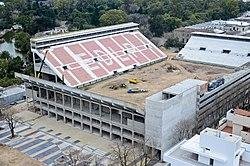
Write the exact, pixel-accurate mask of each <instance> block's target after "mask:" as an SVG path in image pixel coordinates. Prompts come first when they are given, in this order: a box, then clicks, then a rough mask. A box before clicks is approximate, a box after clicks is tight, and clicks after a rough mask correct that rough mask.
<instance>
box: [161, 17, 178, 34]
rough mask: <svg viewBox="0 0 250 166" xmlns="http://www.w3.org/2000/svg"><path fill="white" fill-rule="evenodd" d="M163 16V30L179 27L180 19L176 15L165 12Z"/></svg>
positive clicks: (168, 30) (167, 30)
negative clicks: (172, 15)
mask: <svg viewBox="0 0 250 166" xmlns="http://www.w3.org/2000/svg"><path fill="white" fill-rule="evenodd" d="M163 17H164V21H165V25H164V26H165V27H164V31H165V32H170V31H173V30H174V29H176V28H179V27H180V26H181V23H182V21H181V19H179V18H176V17H171V16H170V15H169V14H165V15H164V16H163Z"/></svg>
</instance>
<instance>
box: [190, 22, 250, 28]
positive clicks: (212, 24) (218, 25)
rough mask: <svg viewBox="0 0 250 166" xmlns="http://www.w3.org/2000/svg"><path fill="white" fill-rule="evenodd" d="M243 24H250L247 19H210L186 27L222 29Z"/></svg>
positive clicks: (243, 25)
mask: <svg viewBox="0 0 250 166" xmlns="http://www.w3.org/2000/svg"><path fill="white" fill-rule="evenodd" d="M233 25H236V26H242V27H247V26H250V24H249V23H248V22H245V21H237V20H229V21H224V20H214V21H209V22H204V23H200V24H195V25H191V26H187V27H185V28H189V29H221V30H223V29H224V28H225V27H227V26H233Z"/></svg>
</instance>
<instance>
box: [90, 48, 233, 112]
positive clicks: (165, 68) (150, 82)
mask: <svg viewBox="0 0 250 166" xmlns="http://www.w3.org/2000/svg"><path fill="white" fill-rule="evenodd" d="M164 51H165V52H166V54H167V55H168V59H167V60H164V61H162V62H160V63H156V64H153V65H150V66H147V67H143V68H141V69H135V70H133V71H131V72H128V73H126V74H122V75H118V76H115V77H113V78H111V79H107V80H105V81H102V82H99V83H96V84H94V85H92V86H89V87H87V88H88V91H91V92H94V93H98V94H102V95H104V96H108V97H113V98H116V99H119V100H122V101H126V102H129V103H131V104H134V105H137V106H138V107H140V108H142V109H143V108H144V105H145V98H146V97H148V96H151V95H152V94H154V93H157V92H159V91H162V90H164V89H166V88H168V87H170V86H173V85H175V84H176V83H179V82H181V81H183V80H185V79H188V78H193V79H200V80H204V81H211V80H213V79H216V78H219V77H221V76H222V75H225V74H228V73H231V72H232V70H231V69H227V68H222V67H215V66H209V65H203V64H196V63H190V62H183V61H178V60H173V57H175V55H176V53H172V52H170V51H168V50H164ZM131 78H137V79H139V81H140V82H139V83H138V84H131V83H129V82H128V80H129V79H131ZM124 84H125V85H126V87H124V86H122V85H124ZM114 86H118V88H117V89H115V90H114V89H112V87H114ZM129 88H139V89H143V90H147V91H148V92H144V93H137V94H129V93H127V90H128V89H129Z"/></svg>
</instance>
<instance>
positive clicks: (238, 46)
mask: <svg viewBox="0 0 250 166" xmlns="http://www.w3.org/2000/svg"><path fill="white" fill-rule="evenodd" d="M249 43H250V37H245V36H233V35H224V34H212V33H202V32H197V33H193V34H192V36H191V38H190V40H189V41H188V43H187V44H186V45H185V47H184V48H183V49H182V50H181V51H180V52H179V55H178V57H179V58H181V59H184V60H188V61H197V62H202V63H208V64H216V65H220V66H227V67H241V66H243V65H245V64H247V63H248V62H250V47H249Z"/></svg>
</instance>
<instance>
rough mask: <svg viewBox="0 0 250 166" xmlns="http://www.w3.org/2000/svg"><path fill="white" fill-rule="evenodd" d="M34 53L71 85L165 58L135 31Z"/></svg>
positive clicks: (74, 85)
mask: <svg viewBox="0 0 250 166" xmlns="http://www.w3.org/2000/svg"><path fill="white" fill-rule="evenodd" d="M126 25H127V24H126ZM99 30H100V29H99ZM113 31H114V32H115V29H113ZM37 55H38V56H39V57H40V58H41V59H44V61H45V63H46V64H47V65H48V66H49V67H50V68H51V69H52V70H53V71H54V72H55V73H56V75H57V76H58V77H59V78H60V79H62V80H63V81H64V82H65V84H66V85H68V86H70V87H76V86H80V85H84V84H88V83H91V82H96V81H97V80H101V79H103V78H106V77H108V76H112V75H114V74H117V73H122V72H124V71H127V70H130V69H133V68H136V67H141V66H143V65H146V64H149V63H153V62H155V61H159V60H162V59H164V58H166V55H165V54H164V53H163V52H162V51H161V50H159V49H158V48H157V47H156V46H155V45H154V44H152V43H151V42H150V41H149V40H148V39H147V38H146V37H144V36H143V35H142V34H141V33H140V32H139V31H137V30H135V31H133V32H131V31H130V32H122V33H118V34H113V35H108V36H106V35H105V36H102V37H96V36H93V38H91V39H87V40H80V41H76V42H72V43H66V44H60V45H56V46H51V47H49V48H48V47H47V48H45V49H41V50H39V51H38V52H37Z"/></svg>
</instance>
